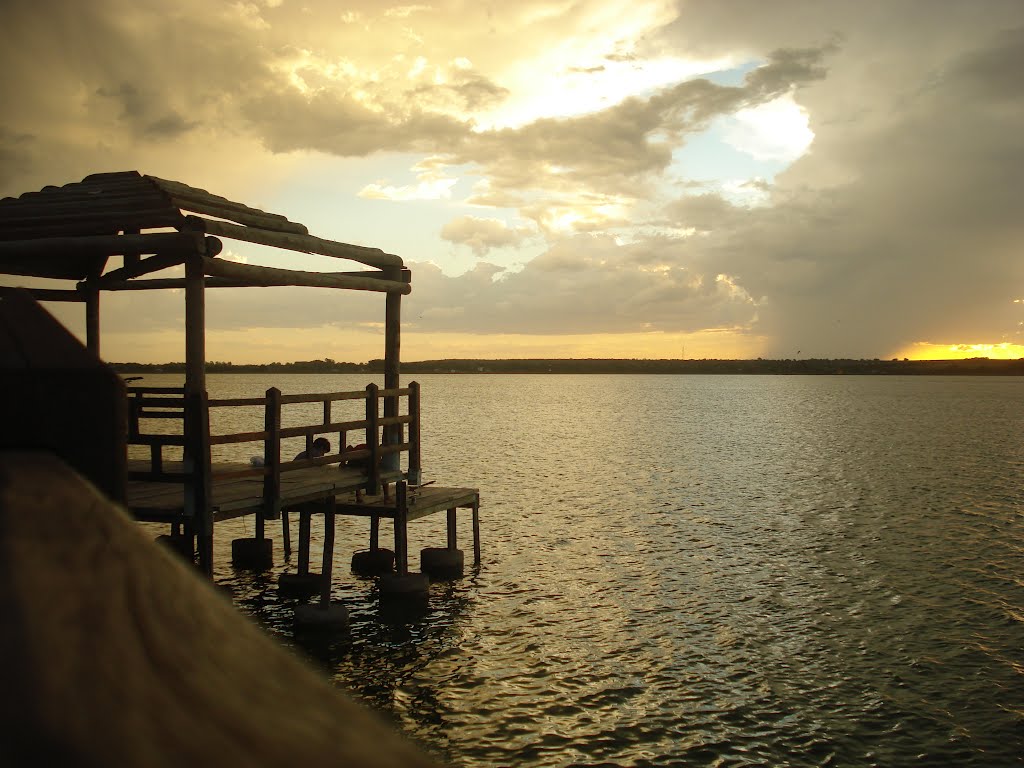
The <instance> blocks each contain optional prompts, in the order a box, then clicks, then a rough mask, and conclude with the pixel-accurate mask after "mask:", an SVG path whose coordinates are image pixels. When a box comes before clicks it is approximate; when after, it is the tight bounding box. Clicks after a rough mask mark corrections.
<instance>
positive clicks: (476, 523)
mask: <svg viewBox="0 0 1024 768" xmlns="http://www.w3.org/2000/svg"><path fill="white" fill-rule="evenodd" d="M473 562H474V563H476V564H477V565H480V499H479V498H477V500H476V501H474V502H473Z"/></svg>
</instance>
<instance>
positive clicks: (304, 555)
mask: <svg viewBox="0 0 1024 768" xmlns="http://www.w3.org/2000/svg"><path fill="white" fill-rule="evenodd" d="M310 517H312V514H311V513H310V511H309V510H308V509H306V508H305V506H303V507H302V509H300V510H299V575H300V576H305V575H306V574H307V573H309V527H310V526H309V523H310Z"/></svg>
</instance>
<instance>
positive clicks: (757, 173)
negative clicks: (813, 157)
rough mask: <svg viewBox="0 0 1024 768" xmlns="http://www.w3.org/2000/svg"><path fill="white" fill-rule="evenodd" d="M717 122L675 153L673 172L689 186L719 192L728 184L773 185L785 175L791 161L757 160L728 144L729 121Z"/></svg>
mask: <svg viewBox="0 0 1024 768" xmlns="http://www.w3.org/2000/svg"><path fill="white" fill-rule="evenodd" d="M729 119H730V118H721V119H719V120H716V121H715V122H714V123H713V124H712V125H711V126H710V127H709V128H708V129H707V130H706V131H704V132H703V133H699V134H697V135H695V136H692V137H690V138H689V139H687V141H686V143H685V144H684V145H683V146H682V147H680V148H679V149H677V150H675V151H674V152H673V153H672V164H671V166H670V172H671V173H672V175H674V176H676V177H677V178H681V179H684V180H686V181H687V182H696V183H699V184H703V185H706V186H707V187H708V188H709V190H711V189H717V188H719V187H721V186H722V185H723V184H725V183H727V182H733V181H736V180H742V179H754V178H757V179H762V180H764V181H766V182H769V183H771V182H772V181H773V180H774V178H775V176H776V174H778V173H780V172H782V171H784V170H785V169H786V168H787V167H789V165H790V164H791V163H792V160H783V159H778V158H766V157H755V156H753V155H751V154H749V153H748V152H744V151H742V150H740V149H738V148H736V147H735V146H733V145H732V144H730V143H729V142H728V141H726V133H727V131H728V120H729Z"/></svg>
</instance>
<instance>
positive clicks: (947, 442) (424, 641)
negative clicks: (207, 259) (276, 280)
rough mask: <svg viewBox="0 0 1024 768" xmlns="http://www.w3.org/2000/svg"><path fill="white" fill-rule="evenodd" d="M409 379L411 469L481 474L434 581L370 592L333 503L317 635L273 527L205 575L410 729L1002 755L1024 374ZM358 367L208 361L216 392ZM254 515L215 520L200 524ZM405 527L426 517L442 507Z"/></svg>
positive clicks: (578, 752)
mask: <svg viewBox="0 0 1024 768" xmlns="http://www.w3.org/2000/svg"><path fill="white" fill-rule="evenodd" d="M160 378H161V377H155V376H152V377H147V381H146V382H145V383H147V384H157V383H159V382H158V379H160ZM420 381H421V383H422V384H423V396H424V402H423V432H424V438H423V439H424V448H423V464H424V474H425V479H427V480H432V479H436V480H437V481H438V482H440V483H442V484H453V485H459V484H462V485H474V486H479V487H480V488H481V494H482V501H483V506H482V510H481V516H482V523H483V554H484V562H483V565H482V567H481V568H480V569H479V570H477V571H475V572H472V573H469V574H468V575H467V576H466V577H465V578H463V579H461V580H459V581H456V582H451V583H445V584H434V585H432V586H431V598H430V608H429V611H428V613H426V614H425V615H421V616H412V617H395V616H388V615H382V614H381V613H380V611H379V609H378V605H377V601H376V599H375V598H376V596H375V592H374V586H373V581H372V580H362V579H359V578H356V577H354V576H352V575H350V574H349V570H348V560H349V558H350V556H351V552H352V551H353V550H354V549H358V548H362V547H365V545H366V535H367V530H366V528H367V525H366V523H365V521H351V520H343V521H341V522H340V524H339V531H338V539H339V541H338V548H337V552H338V554H337V562H336V564H335V570H336V574H337V576H336V583H335V588H334V597H335V599H338V600H341V601H343V602H344V603H345V604H346V605H347V606H348V608H349V610H350V612H351V615H352V626H351V629H350V631H349V633H348V634H347V635H346V636H344V637H342V638H338V639H324V638H319V639H317V638H315V637H309V636H301V635H299V636H296V635H295V633H294V631H293V629H292V626H291V609H292V607H293V606H294V602H293V601H291V600H289V599H286V598H282V597H279V596H278V595H277V592H276V590H275V589H273V588H272V586H271V585H272V584H273V582H274V580H275V579H276V574H277V573H278V572H281V571H282V570H284V568H285V567H286V565H285V563H284V561H283V555H282V553H281V552H280V549H279V550H278V552H277V555H276V560H277V563H278V566H277V568H276V569H275V572H274V573H272V574H268V575H265V576H253V575H251V574H245V573H241V572H238V573H236V572H234V571H233V570H232V569H231V568H230V566H229V565H228V564H226V563H221V564H220V565H219V567H218V571H217V574H216V576H217V579H218V581H221V582H223V583H228V584H230V585H231V586H232V587H233V589H234V590H235V593H236V600H237V601H238V603H239V604H240V605H241V606H242V607H243V608H244V609H245V610H246V611H248V612H250V613H251V614H253V615H254V616H255V617H256V618H257V619H258V620H260V621H261V622H263V623H264V624H265V625H266V626H267V627H268V629H269V630H270V631H272V632H274V633H275V634H277V635H278V636H279V637H280V638H281V639H282V640H283V641H284V642H285V643H287V644H289V645H291V646H293V647H295V648H296V649H297V650H299V651H300V652H302V653H305V654H306V655H308V656H310V657H311V658H313V659H314V661H315V663H317V664H319V665H321V666H322V667H323V668H324V669H325V670H326V671H327V673H328V674H329V675H331V676H332V678H333V679H334V680H336V681H337V682H338V683H339V684H340V685H343V686H345V687H347V688H349V689H351V690H353V691H354V692H355V693H356V694H357V695H358V696H359V697H361V698H362V699H364V700H365V701H367V702H368V703H369V704H370V705H371V706H373V707H375V708H377V709H379V710H381V711H383V712H385V713H386V714H387V715H388V716H389V717H391V718H393V719H394V720H395V722H396V723H397V724H398V725H399V726H400V727H401V728H402V729H404V730H405V731H406V732H408V733H410V734H411V735H413V736H414V737H415V738H417V739H419V740H420V741H421V742H422V743H424V744H425V745H427V746H428V748H430V749H433V750H435V751H437V752H438V753H440V754H442V755H444V756H445V757H447V759H448V760H450V761H451V762H452V763H454V764H456V765H465V766H476V765H480V766H499V765H539V766H583V765H590V766H593V765H679V764H692V765H723V766H724V765H761V764H764V765H879V766H893V765H908V764H915V765H917V764H921V765H979V766H992V765H1014V764H1019V761H1020V760H1021V756H1022V755H1024V678H1022V674H1024V650H1022V648H1024V576H1022V573H1024V569H1022V565H1024V515H1022V511H1024V504H1022V494H1021V490H1020V480H1021V477H1022V469H1024V448H1022V444H1021V437H1020V436H1021V434H1022V432H1024V430H1022V427H1024V415H1022V409H1021V408H1020V406H1019V403H1020V402H1021V396H1022V395H1024V382H1022V381H1021V380H1019V379H980V378H978V379H968V378H963V379H961V378H956V379H954V378H869V377H865V378H861V377H808V378H804V377H774V378H773V377H711V376H708V377H700V376H692V377H691V376H666V377H660V376H462V377H460V376H423V377H421V379H420ZM366 383H367V382H366V381H365V380H363V379H361V378H358V377H344V376H275V377H256V376H212V377H210V389H211V394H212V395H214V396H230V395H242V394H256V393H259V392H261V391H262V390H263V389H265V388H266V387H267V386H270V385H271V384H273V385H275V386H278V387H280V388H281V389H282V390H284V391H288V392H295V391H300V390H302V391H328V390H341V389H357V388H361V387H362V386H364V385H365V384H366ZM221 431H228V429H224V430H221ZM242 450H246V449H242ZM296 450H298V448H297V449H296ZM251 526H252V523H251V521H248V522H246V521H234V522H232V523H231V524H225V525H224V526H222V527H221V528H220V529H219V533H218V541H219V544H218V546H219V550H220V552H221V553H222V554H223V553H226V552H227V550H228V541H229V540H230V539H231V538H232V537H234V536H237V535H241V534H242V532H243V531H246V529H247V528H248V529H249V533H250V535H251ZM269 530H270V532H271V534H272V535H275V536H277V539H278V541H277V542H276V544H277V545H278V547H280V541H279V539H280V536H279V532H278V531H277V530H275V529H274V528H272V527H271V528H270V529H269ZM459 533H460V537H461V541H462V542H463V544H464V545H468V542H469V529H468V519H467V520H465V521H463V520H460V531H459ZM410 539H411V543H410V549H411V550H412V551H414V552H415V550H416V549H417V548H418V547H422V546H437V545H440V544H441V543H442V542H443V541H444V516H443V515H440V516H435V518H434V519H428V520H424V521H416V522H415V523H413V524H412V525H411V526H410Z"/></svg>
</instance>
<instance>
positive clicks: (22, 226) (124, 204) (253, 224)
mask: <svg viewBox="0 0 1024 768" xmlns="http://www.w3.org/2000/svg"><path fill="white" fill-rule="evenodd" d="M218 237H227V238H230V239H235V240H244V241H248V242H252V243H258V244H261V245H267V246H272V247H276V248H280V249H284V250H286V251H299V252H304V253H315V254H321V255H324V256H331V257H335V258H343V259H350V260H353V261H356V262H359V263H361V264H365V265H368V266H370V267H374V268H376V269H375V270H370V271H366V270H363V271H359V272H355V273H352V272H349V273H336V272H332V273H313V272H298V271H294V270H288V269H271V268H267V267H257V266H252V265H245V264H235V263H231V262H225V261H222V260H219V259H214V258H213V257H214V256H216V255H217V254H218V253H219V252H220V250H221V243H220V240H218V239H217V238H218ZM196 253H199V254H201V255H202V256H204V257H205V258H204V264H205V265H206V268H205V273H206V274H207V275H209V276H211V277H208V278H207V282H208V285H239V286H240V285H318V286H326V287H334V288H352V289H356V290H370V291H387V292H391V291H395V292H400V293H407V292H408V290H409V285H408V281H407V280H403V279H402V277H401V275H400V270H401V269H402V267H403V264H402V259H401V258H399V257H398V256H394V255H392V254H388V253H384V252H383V251H381V250H380V249H377V248H366V247H364V246H358V245H349V244H347V243H339V242H334V241H331V240H323V239H321V238H318V237H314V236H312V235H310V234H309V232H308V230H307V229H306V227H304V226H303V225H302V224H299V223H297V222H293V221H289V220H288V219H287V218H286V217H284V216H281V215H279V214H274V213H268V212H267V211H262V210H260V209H258V208H252V207H250V206H247V205H243V204H241V203H236V202H234V201H231V200H228V199H227V198H224V197H220V196H218V195H214V194H211V193H209V192H207V191H206V190H204V189H198V188H196V187H191V186H188V185H187V184H182V183H180V182H177V181H169V180H166V179H160V178H157V177H156V176H146V175H143V174H140V173H139V172H138V171H126V172H122V173H98V174H93V175H91V176H87V177H86V178H84V179H83V180H82V181H80V182H77V183H73V184H65V185H64V186H62V187H54V186H48V187H44V188H43V189H42V190H40V191H39V192H26V193H25V194H23V195H21V196H19V197H17V198H4V199H3V200H0V274H11V275H28V276H34V277H48V278H62V279H67V280H76V281H83V280H89V279H91V280H93V281H96V287H97V288H100V289H107V290H119V289H125V288H128V287H136V286H127V285H126V284H125V283H126V281H130V280H132V279H133V278H136V277H139V276H141V275H145V274H149V273H152V272H156V271H159V270H161V269H166V268H167V267H170V266H175V265H177V264H181V263H184V261H185V260H186V258H188V256H189V255H190V254H191V255H195V254H196ZM110 256H124V257H125V264H124V266H123V267H121V268H120V269H115V270H113V271H112V272H106V273H104V269H105V267H106V264H107V259H108V258H109V257H110ZM140 256H147V257H148V258H145V259H143V260H142V261H139V257H140ZM143 282H147V283H151V285H149V286H146V287H158V286H157V285H155V284H152V283H155V281H143ZM138 287H142V286H138Z"/></svg>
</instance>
